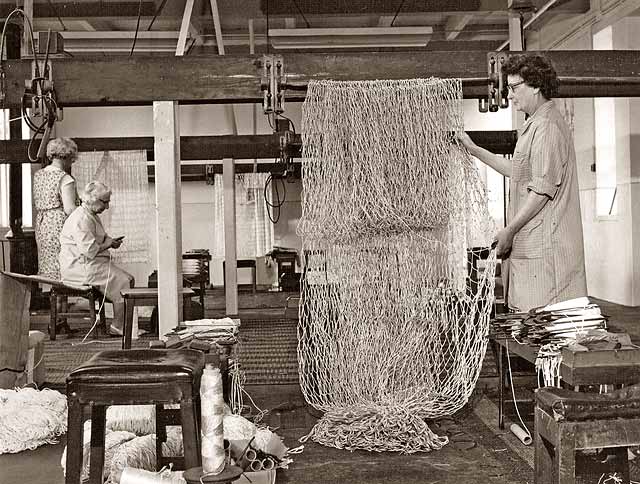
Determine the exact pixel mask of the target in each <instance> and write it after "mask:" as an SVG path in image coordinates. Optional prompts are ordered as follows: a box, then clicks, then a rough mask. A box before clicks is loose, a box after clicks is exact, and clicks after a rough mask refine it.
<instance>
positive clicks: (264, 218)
mask: <svg viewBox="0 0 640 484" xmlns="http://www.w3.org/2000/svg"><path fill="white" fill-rule="evenodd" d="M268 177H269V174H268V173H244V174H238V175H236V245H237V257H238V259H243V258H254V257H260V256H263V255H265V254H266V253H267V252H269V251H270V250H271V249H273V224H272V223H271V220H270V219H269V214H268V212H267V205H266V202H265V199H264V185H265V183H266V181H267V178H268ZM267 197H268V200H269V203H272V198H271V192H270V191H269V190H268V193H267ZM213 210H214V253H213V254H212V255H213V256H217V257H224V189H223V182H222V175H216V176H215V180H214V184H213Z"/></svg>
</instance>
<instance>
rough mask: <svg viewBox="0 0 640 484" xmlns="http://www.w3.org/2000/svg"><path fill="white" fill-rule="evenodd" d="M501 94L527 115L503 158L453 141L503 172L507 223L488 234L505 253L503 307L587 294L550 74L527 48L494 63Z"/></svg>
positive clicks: (466, 141)
mask: <svg viewBox="0 0 640 484" xmlns="http://www.w3.org/2000/svg"><path fill="white" fill-rule="evenodd" d="M502 73H503V74H504V75H506V76H507V88H508V90H509V99H510V100H511V103H512V104H513V107H514V108H515V109H517V110H518V111H522V112H523V113H525V114H527V115H529V118H528V119H527V120H526V121H525V123H524V125H523V126H522V129H521V130H520V132H519V133H518V142H517V143H516V148H515V151H514V153H513V160H512V161H509V160H507V159H505V158H503V157H501V156H498V155H495V154H493V153H491V152H490V151H487V150H486V149H484V148H481V147H479V146H477V145H476V144H475V143H474V142H473V141H472V140H471V138H470V137H469V135H468V134H466V133H462V134H461V135H460V141H461V142H462V144H463V145H464V146H465V148H467V150H469V152H470V153H471V154H472V155H473V156H475V157H476V158H478V159H479V160H480V161H482V162H484V163H485V164H487V165H489V166H490V167H492V168H493V169H494V170H496V171H498V172H499V173H501V174H502V175H504V176H507V177H509V210H508V213H507V226H506V227H504V228H503V229H502V230H500V231H499V232H498V233H497V234H496V237H495V240H496V242H497V247H496V251H497V256H498V257H501V258H502V259H503V260H504V259H507V258H508V260H509V263H508V270H507V271H506V274H507V275H508V283H507V284H506V287H505V289H506V290H507V297H508V304H509V308H510V309H512V310H515V311H529V310H530V309H532V308H537V307H541V306H546V305H548V304H553V303H557V302H560V301H564V300H568V299H573V298H577V297H581V296H586V295H587V280H586V273H585V265H584V264H585V261H584V245H583V234H582V217H581V212H580V196H579V192H578V173H577V171H578V168H577V163H576V152H575V148H574V146H573V137H572V135H571V131H570V129H569V126H568V125H567V123H566V122H565V120H564V118H563V117H562V114H560V112H559V111H558V109H557V108H556V107H555V104H554V103H553V101H552V98H553V96H554V95H555V94H556V93H557V90H558V78H557V76H556V71H555V69H554V68H553V66H552V65H551V63H550V62H549V61H548V60H547V59H546V58H544V57H541V56H539V55H535V54H523V55H514V56H511V57H509V59H508V60H507V62H505V63H504V64H503V65H502Z"/></svg>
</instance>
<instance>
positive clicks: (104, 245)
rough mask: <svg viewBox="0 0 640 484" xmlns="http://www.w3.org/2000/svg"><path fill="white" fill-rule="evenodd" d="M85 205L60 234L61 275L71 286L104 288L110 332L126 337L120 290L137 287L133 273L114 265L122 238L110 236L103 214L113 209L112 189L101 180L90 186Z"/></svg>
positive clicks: (83, 202)
mask: <svg viewBox="0 0 640 484" xmlns="http://www.w3.org/2000/svg"><path fill="white" fill-rule="evenodd" d="M81 199H82V205H80V206H79V207H78V208H76V209H75V210H74V211H73V213H72V214H71V215H69V217H68V218H67V220H66V221H65V223H64V226H63V227H62V232H61V233H60V258H59V260H60V273H61V275H62V281H63V282H65V283H67V284H75V285H78V284H80V285H90V286H95V287H98V288H99V289H100V291H101V292H102V293H103V294H105V295H106V297H107V298H108V299H109V300H110V301H111V303H112V304H113V321H112V323H111V329H110V333H111V334H112V335H114V336H122V329H123V327H124V299H123V298H122V296H121V294H120V291H121V290H122V289H127V288H130V287H133V286H134V283H135V281H134V278H133V276H132V275H131V274H129V273H128V272H126V271H125V270H123V269H121V268H120V267H118V266H116V265H115V264H113V262H112V261H111V255H110V252H109V250H110V249H118V248H119V247H120V246H121V245H122V237H118V238H113V237H111V236H110V235H108V234H107V233H106V232H105V230H104V227H103V226H102V222H101V221H100V217H98V215H99V214H101V213H102V212H104V211H105V210H106V209H108V208H109V204H110V203H111V190H110V189H109V187H107V186H106V185H104V184H103V183H101V182H98V181H92V182H89V183H88V184H87V186H86V187H85V189H84V193H83V194H82V197H81Z"/></svg>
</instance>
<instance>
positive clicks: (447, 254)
mask: <svg viewBox="0 0 640 484" xmlns="http://www.w3.org/2000/svg"><path fill="white" fill-rule="evenodd" d="M462 113H463V111H462V89H461V83H460V81H458V80H443V79H417V80H407V81H364V82H363V81H357V82H338V81H320V82H311V83H310V84H309V87H308V91H307V97H306V101H305V102H304V104H303V120H302V122H303V146H304V148H303V168H302V180H303V200H302V218H301V220H300V223H299V226H298V232H299V234H300V235H301V236H302V239H303V255H304V257H303V264H304V277H303V284H302V294H301V296H302V297H301V301H302V302H301V305H300V324H299V327H298V337H299V344H298V356H299V365H300V384H301V387H302V390H303V393H304V395H305V398H306V399H307V401H308V402H309V403H310V404H311V405H312V406H314V407H315V408H317V409H319V410H321V411H323V412H324V416H323V418H322V419H320V420H319V421H318V423H317V424H316V426H315V427H314V428H313V429H312V431H311V433H310V434H309V436H308V437H310V438H312V439H313V440H314V441H316V442H319V443H322V444H325V445H329V446H333V447H338V448H345V449H368V450H375V451H401V452H405V453H411V452H417V451H428V450H430V449H437V448H440V447H442V446H443V445H444V444H446V443H447V439H446V437H440V436H437V435H436V434H434V433H433V432H432V431H431V430H430V429H429V427H428V426H427V424H426V423H425V419H431V418H436V417H440V416H444V415H451V414H452V413H454V412H455V411H457V410H459V409H460V408H461V407H462V406H463V405H464V404H465V403H466V402H467V401H468V399H469V396H470V394H471V392H472V391H473V388H474V386H475V384H476V381H477V379H478V376H479V373H480V367H481V364H482V360H483V357H484V353H485V350H486V345H487V339H486V336H487V332H488V322H489V314H490V311H491V306H492V303H493V288H494V270H495V251H493V250H490V249H489V247H488V246H489V245H490V243H491V241H492V237H493V236H494V235H495V226H494V224H493V222H492V220H491V218H490V216H489V214H488V210H487V200H486V192H485V189H484V186H483V184H482V182H481V180H480V178H479V174H478V171H477V168H476V165H475V161H474V160H473V159H472V158H471V157H470V156H469V155H468V153H467V152H466V150H464V148H463V147H461V145H460V144H459V143H458V141H457V137H456V136H455V133H456V132H459V131H461V130H462V129H463V115H462Z"/></svg>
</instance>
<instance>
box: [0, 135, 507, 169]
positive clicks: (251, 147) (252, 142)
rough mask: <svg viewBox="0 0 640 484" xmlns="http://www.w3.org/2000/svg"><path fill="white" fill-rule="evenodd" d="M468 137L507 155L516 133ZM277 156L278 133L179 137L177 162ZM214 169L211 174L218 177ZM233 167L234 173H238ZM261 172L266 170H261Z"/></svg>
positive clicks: (18, 148)
mask: <svg viewBox="0 0 640 484" xmlns="http://www.w3.org/2000/svg"><path fill="white" fill-rule="evenodd" d="M469 135H470V136H471V138H472V139H473V141H475V142H476V144H478V145H479V146H482V147H483V148H486V149H488V150H490V151H492V152H494V153H498V154H511V153H513V149H514V147H515V144H516V141H517V133H516V131H470V132H469ZM74 141H75V142H76V143H77V145H78V150H79V151H107V150H108V151H121V150H145V151H147V152H148V155H147V159H148V160H153V159H154V153H153V149H154V147H153V143H154V139H153V137H151V136H145V137H134V138H74ZM28 145H29V141H28V140H0V163H24V162H25V158H26V157H25V153H26V152H27V151H26V150H27V147H28ZM292 148H293V149H292V151H290V152H289V153H290V155H292V156H293V157H294V158H299V157H300V156H302V137H301V136H300V135H299V134H296V135H294V136H293V143H292ZM279 156H280V141H279V135H278V133H274V134H263V135H223V136H181V137H180V158H181V160H183V161H189V160H222V159H224V158H234V159H236V160H242V159H247V160H248V159H251V160H253V159H274V158H278V157H279ZM221 163H222V162H221V161H220V166H219V167H214V172H215V173H221V172H222V168H221V166H222V165H221ZM247 165H248V166H247V167H245V168H246V171H251V170H253V164H252V163H251V164H247ZM260 165H261V166H262V169H260V170H259V171H273V169H274V168H275V166H276V164H275V163H261V164H260ZM241 167H242V164H237V168H236V171H244V170H242V168H241ZM265 168H267V169H266V170H265Z"/></svg>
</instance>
